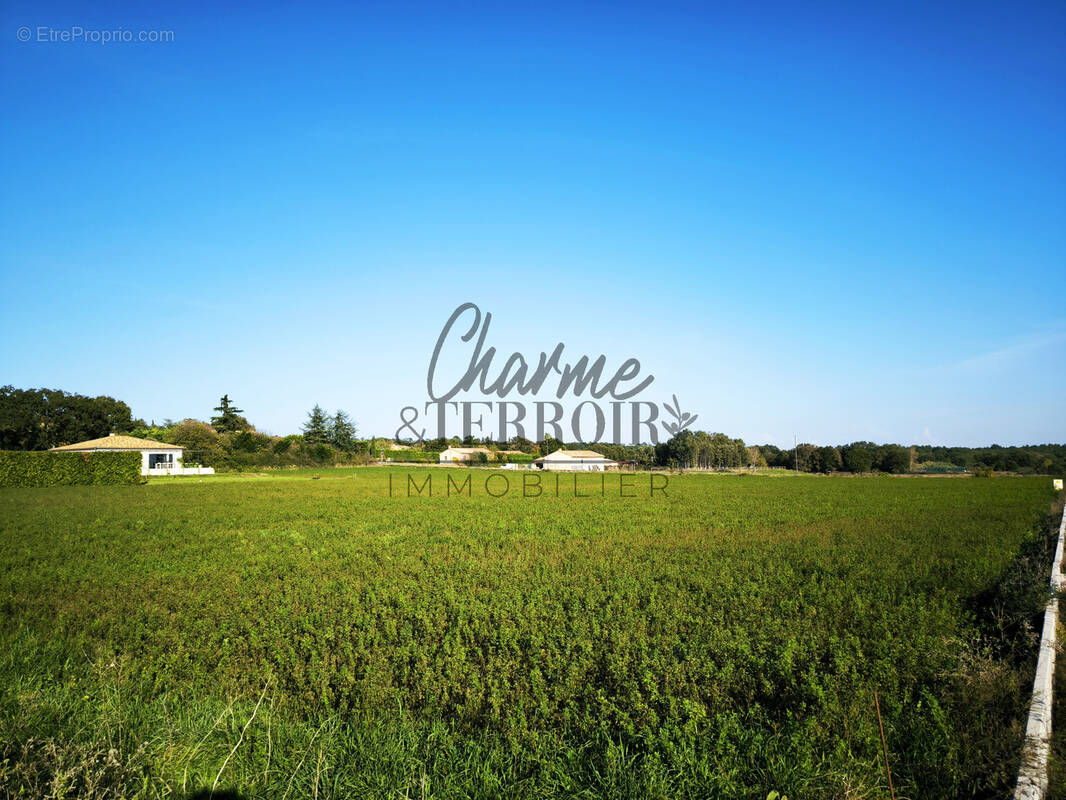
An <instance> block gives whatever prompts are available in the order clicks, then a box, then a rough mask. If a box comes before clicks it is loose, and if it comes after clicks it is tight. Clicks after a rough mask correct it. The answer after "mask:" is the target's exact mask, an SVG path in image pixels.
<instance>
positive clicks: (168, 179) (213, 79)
mask: <svg viewBox="0 0 1066 800" xmlns="http://www.w3.org/2000/svg"><path fill="white" fill-rule="evenodd" d="M517 5H518V4H493V5H483V6H482V5H476V4H456V3H441V4H436V5H417V4H405V3H395V2H388V3H384V2H383V3H376V4H340V3H338V4H336V5H332V4H326V5H318V6H314V7H312V6H310V5H303V4H300V5H296V4H293V5H292V6H291V7H283V6H281V5H272V4H269V3H267V4H257V5H255V6H254V8H255V10H254V12H253V11H233V10H229V9H226V8H224V7H223V4H203V5H196V4H186V3H169V4H157V3H129V4H125V5H115V4H110V3H106V2H102V3H92V4H85V3H81V4H56V3H50V2H28V3H10V2H5V3H3V5H2V9H3V11H2V14H0V101H2V102H0V159H2V162H0V318H2V321H0V326H2V328H0V331H2V334H0V383H11V384H14V385H16V386H20V387H40V386H45V387H49V388H61V389H65V390H67V391H76V392H81V393H83V394H92V395H95V394H110V395H112V396H115V397H117V398H120V399H122V400H125V401H126V402H128V403H129V404H130V405H131V407H132V408H133V412H134V414H135V416H139V417H143V418H145V419H148V420H151V419H155V420H156V421H160V420H162V419H163V418H166V417H171V418H182V417H186V416H191V417H198V418H206V417H208V416H209V415H210V414H211V407H212V406H214V405H216V404H217V399H218V397H219V396H220V395H221V394H222V393H224V392H226V393H228V394H229V395H230V397H231V398H233V399H234V400H235V401H236V403H237V404H238V405H239V406H240V407H241V408H243V409H244V410H245V411H246V412H247V416H248V417H249V419H251V421H252V422H254V423H256V424H257V425H258V426H259V427H260V428H261V429H264V430H267V431H269V432H272V433H279V434H280V433H290V432H295V431H296V430H298V428H299V426H300V424H301V423H302V421H303V420H304V418H305V414H306V411H307V410H308V409H309V408H310V407H311V406H312V405H313V404H314V403H316V402H318V403H321V404H322V405H323V406H324V407H326V408H327V409H330V410H332V409H334V408H338V407H339V408H343V409H346V410H347V411H348V412H349V413H351V415H352V416H353V417H354V418H355V420H356V421H357V422H358V424H359V427H360V431H361V432H362V433H363V434H370V433H375V434H377V435H391V433H392V432H393V431H394V430H395V429H396V427H397V425H398V409H399V408H400V407H401V406H404V405H408V404H414V405H418V404H419V403H421V402H423V401H424V400H425V379H426V369H427V364H428V360H429V356H430V353H431V351H432V348H433V345H434V343H435V340H436V337H437V335H438V333H439V332H440V329H441V327H442V326H443V324H444V322H445V320H446V319H447V317H448V315H449V314H450V312H451V311H452V310H453V309H454V308H455V307H456V306H458V305H459V304H460V303H463V302H466V301H472V302H476V303H477V304H478V305H479V306H480V307H481V308H482V309H484V310H488V311H491V312H492V314H493V323H492V325H493V333H492V334H491V337H490V338H491V341H492V343H493V344H495V345H496V346H497V347H498V348H499V349H500V350H501V351H504V352H505V353H509V352H511V350H521V351H522V352H523V353H526V354H527V355H529V356H532V357H534V358H535V357H536V355H537V354H538V353H539V352H540V351H541V350H550V349H551V348H552V347H553V346H554V344H555V343H556V342H558V341H562V342H565V343H566V346H567V352H568V353H573V354H577V355H579V354H583V353H587V354H590V355H596V354H599V353H604V354H606V355H607V356H608V359H609V361H610V362H611V363H612V364H619V363H621V362H622V361H623V360H624V359H625V358H628V357H630V356H633V357H636V358H639V359H640V361H641V363H642V365H643V367H644V370H645V371H646V372H650V373H652V374H654V375H655V383H654V385H653V386H652V387H651V388H650V389H649V390H648V399H653V400H659V401H663V400H667V399H668V398H669V397H670V395H671V394H677V395H678V397H679V399H680V401H681V403H682V405H683V406H684V407H685V408H686V409H689V410H692V411H695V412H697V413H699V415H700V419H699V422H698V423H697V427H699V428H705V429H708V430H721V431H724V432H726V433H729V434H730V435H733V436H742V437H743V438H744V439H745V440H746V441H749V442H751V443H761V442H771V443H776V444H779V445H789V446H790V445H791V443H792V438H793V435H795V436H797V437H798V438H799V439H800V441H804V440H806V441H812V442H815V443H820V444H826V443H843V442H847V441H852V440H856V439H871V440H874V441H898V442H902V443H904V444H911V443H937V444H960V445H980V444H988V443H992V442H998V443H1000V444H1025V443H1037V442H1047V441H1056V442H1062V441H1066V402H1064V399H1066V377H1064V374H1066V373H1064V370H1066V303H1064V301H1066V292H1064V289H1066V280H1064V274H1066V271H1064V268H1066V264H1064V256H1066V215H1064V212H1066V147H1064V144H1066V5H1064V4H1063V3H1062V2H1053V3H1026V2H1020V3H1019V2H1011V3H1006V2H1003V3H998V4H987V3H972V2H968V3H959V4H957V5H950V6H949V5H936V4H929V3H898V2H894V3H883V4H881V5H882V8H881V9H880V10H872V9H871V4H868V3H852V2H849V3H840V4H836V5H823V4H818V3H796V4H792V5H773V4H755V5H752V4H739V3H738V4H732V3H731V4H728V5H721V6H717V7H708V4H704V3H692V4H688V5H681V4H669V3H658V2H657V3H654V4H653V3H648V4H628V5H620V4H614V3H610V4H609V3H604V4H602V5H599V6H589V5H587V4H572V3H566V4H559V5H550V4H532V3H530V4H523V5H525V6H527V8H525V9H523V10H516V9H515V6H517ZM579 5H580V6H583V8H582V9H580V10H578V8H577V6H579ZM509 6H510V7H509ZM249 8H251V6H250V7H249ZM23 27H25V28H27V29H28V33H29V35H30V41H25V42H24V41H20V40H19V38H20V36H25V35H26V34H24V33H22V32H21V31H20V28H23ZM76 27H80V28H81V29H83V30H103V31H115V30H120V31H121V30H125V31H130V32H132V35H133V36H135V37H136V36H138V35H139V32H140V31H142V30H145V31H172V38H173V41H170V42H157V43H147V42H146V43H141V42H137V41H134V42H110V43H103V42H86V41H75V42H63V41H40V40H39V39H40V37H41V35H42V34H43V36H44V38H45V39H48V38H49V37H52V36H62V35H63V32H64V31H70V30H71V29H72V28H76Z"/></svg>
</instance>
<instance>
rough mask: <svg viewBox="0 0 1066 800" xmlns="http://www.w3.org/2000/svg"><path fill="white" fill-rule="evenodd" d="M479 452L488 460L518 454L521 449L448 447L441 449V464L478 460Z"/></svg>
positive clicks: (520, 453) (520, 452)
mask: <svg viewBox="0 0 1066 800" xmlns="http://www.w3.org/2000/svg"><path fill="white" fill-rule="evenodd" d="M479 453H484V454H485V458H487V459H488V460H489V461H495V460H497V459H499V458H500V456H520V455H522V451H521V450H490V449H489V448H487V447H449V448H448V449H447V450H442V451H441V454H440V463H441V464H456V463H463V462H466V463H469V462H471V461H479V460H480V458H481V457H480V456H479V455H478V454H479Z"/></svg>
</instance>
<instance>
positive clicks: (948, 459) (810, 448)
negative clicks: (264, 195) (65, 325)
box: [0, 386, 1066, 475]
mask: <svg viewBox="0 0 1066 800" xmlns="http://www.w3.org/2000/svg"><path fill="white" fill-rule="evenodd" d="M212 410H213V411H214V412H215V413H214V414H213V415H210V416H209V417H208V420H209V421H207V422H204V421H201V420H197V419H192V418H190V419H185V420H182V421H180V422H175V421H173V420H164V422H163V423H162V424H160V425H156V424H155V422H154V421H153V422H151V423H146V422H145V421H144V420H141V419H136V418H134V417H133V414H132V412H131V410H130V407H129V406H128V405H127V404H126V403H124V402H122V401H120V400H116V399H115V398H113V397H110V396H106V395H101V396H98V397H89V396H86V395H80V394H76V393H70V392H64V391H61V390H58V389H16V388H15V387H13V386H3V387H0V450H48V449H49V448H52V447H56V446H59V445H64V444H73V443H75V442H81V441H85V440H87V439H97V438H102V437H104V436H107V435H108V434H111V433H126V434H130V435H132V436H138V437H140V438H145V439H155V440H156V441H161V442H167V443H169V444H175V445H178V446H180V447H184V448H185V450H186V453H185V461H186V463H188V464H193V463H201V464H203V465H204V466H214V467H222V468H234V469H242V468H254V467H272V466H301V465H308V466H309V465H326V464H360V463H367V462H369V461H370V460H372V459H373V458H374V457H375V456H377V455H380V454H381V453H382V452H383V451H392V448H393V447H394V446H395V445H394V443H393V440H391V439H384V438H378V437H375V436H371V437H369V438H360V437H359V429H358V426H357V425H356V423H355V422H354V421H353V420H352V418H351V417H350V416H349V414H348V413H347V412H345V411H344V410H342V409H336V410H335V411H333V412H332V413H331V412H327V411H326V410H324V409H323V408H322V407H321V406H319V405H318V404H315V406H314V407H313V408H312V409H311V410H310V411H309V412H308V413H307V419H306V421H305V422H304V424H303V425H302V426H301V430H300V433H298V434H291V435H287V436H274V435H270V434H267V433H262V432H259V431H258V430H256V428H255V426H254V425H253V424H252V423H251V422H250V421H249V420H248V418H247V417H245V416H244V410H243V409H240V408H238V407H237V406H236V405H235V404H234V402H233V401H232V400H231V399H230V397H229V395H228V394H224V395H222V397H221V398H220V400H219V404H218V405H217V406H215V407H214V408H213V409H212ZM397 444H399V445H402V446H403V447H409V448H411V451H412V453H411V457H412V458H413V459H416V460H419V461H432V460H435V459H433V458H432V454H436V453H440V452H441V451H443V450H444V449H446V448H448V447H460V446H465V447H475V446H481V447H487V448H488V449H489V450H492V451H501V450H511V451H517V452H520V453H523V454H528V455H531V456H533V457H539V456H542V455H548V454H549V453H552V452H554V451H555V450H558V449H559V448H560V447H563V446H566V447H569V448H571V449H576V448H580V449H586V450H593V451H595V452H598V453H600V454H602V455H603V456H605V457H606V458H610V459H612V460H614V461H618V462H619V463H623V464H628V465H631V466H634V467H637V468H643V469H649V468H652V467H664V468H670V469H736V468H740V467H755V468H760V467H769V468H774V467H776V468H781V469H793V470H798V471H801V472H810V473H832V472H852V473H868V472H885V473H891V474H899V473H904V472H912V471H918V472H954V471H958V472H962V471H975V472H977V471H993V470H994V471H997V472H1017V473H1022V474H1054V475H1062V474H1064V473H1066V444H1041V445H1029V446H1025V447H1001V446H1000V445H991V446H989V447H942V446H932V445H915V446H911V447H904V446H902V445H899V444H875V443H873V442H852V443H850V444H845V445H839V446H824V445H823V446H819V445H814V444H810V443H804V444H799V445H797V446H796V447H794V448H791V449H781V448H779V447H776V446H774V445H771V444H763V445H754V446H749V445H747V444H745V442H744V441H743V440H742V439H734V438H731V437H729V436H727V435H726V434H724V433H708V432H706V431H690V430H686V431H681V432H680V433H679V434H677V435H675V436H673V437H671V438H670V439H668V440H667V441H664V442H660V443H659V444H657V445H654V446H652V445H646V444H645V445H616V444H603V443H595V442H591V443H587V442H586V443H583V442H571V443H567V444H564V443H563V442H561V441H558V440H556V439H553V438H552V437H550V436H548V437H546V438H545V439H544V440H542V441H532V440H530V439H526V438H523V437H516V438H513V439H511V440H510V441H508V442H506V443H499V442H496V441H495V440H493V439H491V438H484V439H479V438H477V437H472V436H468V437H466V438H464V439H460V438H458V437H452V438H449V439H433V440H427V441H424V442H399V443H397ZM396 452H397V451H392V453H393V454H394V455H395V454H396ZM401 452H402V451H401ZM416 454H417V458H416ZM501 460H502V459H501Z"/></svg>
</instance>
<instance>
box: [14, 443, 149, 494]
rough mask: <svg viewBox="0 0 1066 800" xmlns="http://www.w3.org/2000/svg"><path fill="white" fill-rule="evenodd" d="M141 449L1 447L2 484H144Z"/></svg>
mask: <svg viewBox="0 0 1066 800" xmlns="http://www.w3.org/2000/svg"><path fill="white" fill-rule="evenodd" d="M142 480H143V478H141V454H140V453H139V452H135V451H133V452H97V453H47V452H37V451H34V452H24V451H15V450H0V486H78V485H88V484H97V485H100V484H119V483H140V482H141V481H142Z"/></svg>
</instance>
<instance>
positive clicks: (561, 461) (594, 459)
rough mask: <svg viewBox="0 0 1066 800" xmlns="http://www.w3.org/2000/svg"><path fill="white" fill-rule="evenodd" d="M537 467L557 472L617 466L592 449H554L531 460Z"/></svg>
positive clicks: (583, 470)
mask: <svg viewBox="0 0 1066 800" xmlns="http://www.w3.org/2000/svg"><path fill="white" fill-rule="evenodd" d="M533 465H534V466H535V467H536V468H537V469H546V470H552V471H559V472H603V471H604V470H607V469H611V468H613V467H617V466H618V462H617V461H611V459H609V458H604V457H603V456H602V455H600V454H599V453H596V452H594V451H592V450H556V451H555V452H554V453H549V454H548V455H546V456H544V457H543V458H538V459H536V460H535V461H534V462H533Z"/></svg>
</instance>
